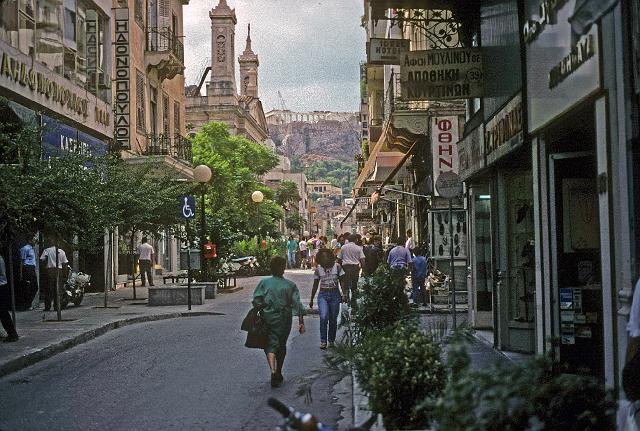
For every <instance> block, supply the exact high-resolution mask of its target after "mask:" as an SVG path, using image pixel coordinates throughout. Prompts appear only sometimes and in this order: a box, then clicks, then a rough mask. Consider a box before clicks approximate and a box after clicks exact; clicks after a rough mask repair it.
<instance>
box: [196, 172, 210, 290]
mask: <svg viewBox="0 0 640 431" xmlns="http://www.w3.org/2000/svg"><path fill="white" fill-rule="evenodd" d="M211 175H212V174H211V168H210V167H209V166H207V165H198V166H196V167H195V168H194V169H193V179H194V180H196V182H198V183H200V186H201V187H200V208H201V209H200V211H201V213H200V271H202V280H203V281H208V276H207V267H206V261H205V260H204V244H205V243H206V239H205V235H206V232H207V225H206V223H207V220H206V217H205V212H204V195H205V192H206V191H207V183H208V182H209V181H210V180H211Z"/></svg>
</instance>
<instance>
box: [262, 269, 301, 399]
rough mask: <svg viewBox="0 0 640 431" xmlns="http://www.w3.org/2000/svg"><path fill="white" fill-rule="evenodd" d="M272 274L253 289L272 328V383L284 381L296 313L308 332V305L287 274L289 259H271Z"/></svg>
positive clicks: (268, 349) (269, 355) (269, 349)
mask: <svg viewBox="0 0 640 431" xmlns="http://www.w3.org/2000/svg"><path fill="white" fill-rule="evenodd" d="M269 266H270V269H271V277H267V278H264V279H262V280H261V281H260V283H258V285H257V286H256V290H255V292H253V306H254V307H255V308H257V309H259V310H261V313H260V314H261V316H262V318H263V319H264V321H265V322H266V326H267V328H268V340H269V342H268V345H267V347H266V348H265V349H264V352H265V354H266V356H267V362H268V363H269V368H270V369H271V387H274V388H275V387H278V386H280V385H281V384H282V382H283V381H284V377H283V376H282V365H283V364H284V358H285V356H286V354H287V339H288V338H289V333H290V332H291V326H292V321H293V315H294V314H295V315H296V316H298V331H299V332H300V334H304V331H305V329H304V317H303V316H304V314H305V313H304V306H303V305H302V303H301V302H300V292H299V291H298V287H297V286H296V285H295V283H294V282H292V281H290V280H286V279H285V278H284V270H285V268H286V266H287V260H286V259H285V258H283V257H280V256H274V257H272V258H271V262H270V265H269Z"/></svg>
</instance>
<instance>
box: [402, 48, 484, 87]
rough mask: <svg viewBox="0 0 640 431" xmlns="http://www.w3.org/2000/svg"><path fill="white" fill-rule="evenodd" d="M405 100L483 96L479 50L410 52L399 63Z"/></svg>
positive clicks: (460, 49) (458, 49) (455, 49)
mask: <svg viewBox="0 0 640 431" xmlns="http://www.w3.org/2000/svg"><path fill="white" fill-rule="evenodd" d="M400 66H401V67H400V81H401V89H402V97H403V98H404V99H405V100H445V99H470V98H474V97H482V96H483V80H482V76H483V75H482V54H481V52H480V50H479V49H477V48H454V49H430V50H425V51H410V52H408V53H406V54H405V55H404V58H403V60H402V63H400Z"/></svg>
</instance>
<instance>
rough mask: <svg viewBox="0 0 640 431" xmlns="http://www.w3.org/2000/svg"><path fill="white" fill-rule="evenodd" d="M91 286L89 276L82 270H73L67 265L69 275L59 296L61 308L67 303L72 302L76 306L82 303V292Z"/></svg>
mask: <svg viewBox="0 0 640 431" xmlns="http://www.w3.org/2000/svg"><path fill="white" fill-rule="evenodd" d="M89 286H91V276H90V275H89V274H85V273H84V272H77V273H76V272H73V271H71V267H69V276H68V277H67V281H66V282H65V283H64V289H63V291H62V298H60V305H61V306H62V308H66V307H67V305H69V303H73V305H75V306H76V307H78V306H79V305H80V304H81V303H82V299H83V298H84V292H85V290H86V289H88V288H89Z"/></svg>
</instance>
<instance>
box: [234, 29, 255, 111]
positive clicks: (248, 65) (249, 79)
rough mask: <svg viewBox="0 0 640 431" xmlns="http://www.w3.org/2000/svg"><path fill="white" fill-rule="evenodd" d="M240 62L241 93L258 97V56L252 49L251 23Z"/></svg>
mask: <svg viewBox="0 0 640 431" xmlns="http://www.w3.org/2000/svg"><path fill="white" fill-rule="evenodd" d="M238 62H239V63H240V94H241V95H242V96H251V97H255V98H258V66H260V62H259V61H258V56H257V55H256V54H254V52H253V51H252V50H251V24H249V29H248V31H247V45H246V47H245V49H244V52H243V53H242V55H241V56H240V57H238Z"/></svg>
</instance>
